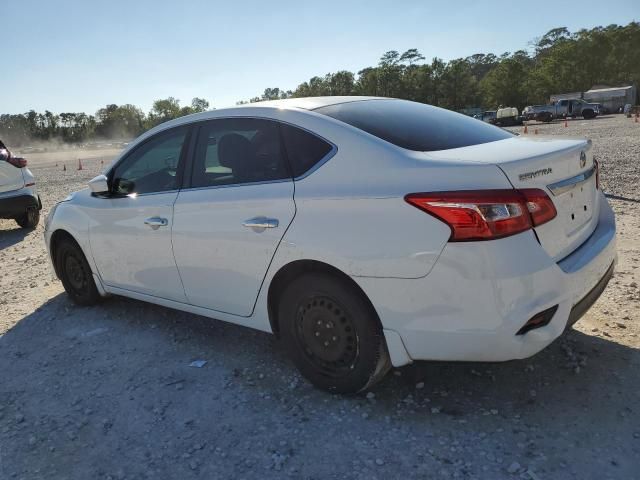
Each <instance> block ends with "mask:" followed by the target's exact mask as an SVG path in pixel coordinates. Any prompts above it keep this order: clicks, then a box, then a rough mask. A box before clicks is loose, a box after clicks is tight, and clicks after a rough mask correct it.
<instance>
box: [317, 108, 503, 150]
mask: <svg viewBox="0 0 640 480" xmlns="http://www.w3.org/2000/svg"><path fill="white" fill-rule="evenodd" d="M315 112H317V113H322V114H324V115H327V116H329V117H333V118H335V119H336V120H340V121H342V122H344V123H348V124H349V125H352V126H354V127H356V128H359V129H360V130H364V131H365V132H367V133H370V134H372V135H375V136H376V137H378V138H381V139H383V140H386V141H387V142H390V143H393V144H394V145H397V146H399V147H402V148H406V149H409V150H415V151H421V152H431V151H435V150H448V149H451V148H460V147H467V146H470V145H478V144H481V143H488V142H495V141H497V140H503V139H506V138H511V137H512V136H513V134H511V133H510V132H508V131H506V130H502V129H500V128H498V127H494V126H493V125H489V124H487V123H485V122H480V121H478V120H476V119H473V118H470V117H467V116H466V115H461V114H459V113H455V112H452V111H450V110H445V109H443V108H438V107H433V106H431V105H426V104H424V103H417V102H409V101H406V100H392V99H389V100H386V99H385V100H364V101H354V102H346V103H338V104H335V105H328V106H325V107H320V108H316V109H315ZM492 116H494V114H492Z"/></svg>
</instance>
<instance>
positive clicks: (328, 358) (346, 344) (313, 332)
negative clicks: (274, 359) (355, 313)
mask: <svg viewBox="0 0 640 480" xmlns="http://www.w3.org/2000/svg"><path fill="white" fill-rule="evenodd" d="M296 338H297V341H298V344H299V346H300V347H301V349H302V352H303V354H304V356H305V358H306V359H307V361H308V362H309V363H311V364H312V365H313V366H314V367H315V368H316V369H318V370H319V371H321V372H323V373H324V374H325V375H328V376H331V377H339V376H342V375H345V374H347V373H349V372H350V371H351V370H352V369H353V368H354V366H355V363H356V361H357V360H358V356H359V348H358V345H359V338H358V335H357V331H356V329H355V326H354V323H353V320H352V319H351V316H350V315H349V314H348V313H347V312H346V311H345V310H344V309H343V308H342V307H341V306H340V305H339V304H338V303H337V302H335V301H334V300H332V299H330V298H328V297H323V296H313V297H310V298H308V299H307V300H306V301H305V302H303V303H302V304H301V305H300V306H299V307H298V310H297V313H296Z"/></svg>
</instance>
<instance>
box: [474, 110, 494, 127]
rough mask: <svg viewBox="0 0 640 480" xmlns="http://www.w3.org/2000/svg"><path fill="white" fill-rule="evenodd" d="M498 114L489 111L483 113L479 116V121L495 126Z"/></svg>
mask: <svg viewBox="0 0 640 480" xmlns="http://www.w3.org/2000/svg"><path fill="white" fill-rule="evenodd" d="M496 114H497V112H496V111H495V110H487V111H486V112H482V113H481V114H480V115H479V116H478V119H479V120H482V121H483V122H487V123H491V124H494V123H495V121H496Z"/></svg>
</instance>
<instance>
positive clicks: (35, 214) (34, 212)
mask: <svg viewBox="0 0 640 480" xmlns="http://www.w3.org/2000/svg"><path fill="white" fill-rule="evenodd" d="M39 221H40V210H38V208H37V207H29V208H27V211H26V212H25V213H24V215H21V216H19V217H18V218H16V223H17V224H18V225H20V226H21V227H22V228H35V227H37V226H38V222H39Z"/></svg>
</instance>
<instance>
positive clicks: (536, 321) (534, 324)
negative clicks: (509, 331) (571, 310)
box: [516, 305, 558, 335]
mask: <svg viewBox="0 0 640 480" xmlns="http://www.w3.org/2000/svg"><path fill="white" fill-rule="evenodd" d="M557 310H558V305H554V306H553V307H551V308H547V309H546V310H543V311H542V312H540V313H536V314H535V315H534V316H533V317H531V318H530V319H529V320H528V321H527V323H525V324H524V325H523V326H522V328H521V329H520V330H518V333H516V335H524V334H525V333H527V332H529V331H531V330H535V329H536V328H540V327H544V326H545V325H548V324H549V322H550V321H551V319H552V318H553V316H554V315H555V313H556V311H557Z"/></svg>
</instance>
